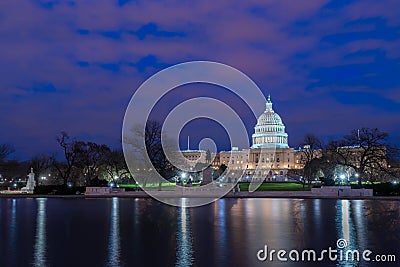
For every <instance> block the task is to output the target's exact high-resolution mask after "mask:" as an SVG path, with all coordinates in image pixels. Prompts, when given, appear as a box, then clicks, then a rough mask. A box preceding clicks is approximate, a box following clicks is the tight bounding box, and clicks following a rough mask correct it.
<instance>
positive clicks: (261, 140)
mask: <svg viewBox="0 0 400 267" xmlns="http://www.w3.org/2000/svg"><path fill="white" fill-rule="evenodd" d="M272 106H273V105H272V102H271V98H270V96H268V100H267V103H266V108H265V111H264V112H263V113H262V114H261V115H260V117H259V118H258V120H257V124H256V126H255V127H254V133H253V135H252V146H251V147H250V148H245V149H242V150H239V149H238V148H237V147H233V148H232V150H231V151H221V152H217V153H214V154H212V162H211V164H212V167H213V168H214V169H218V168H219V167H220V166H221V165H222V164H224V165H226V166H228V172H227V173H226V174H225V176H227V177H232V178H235V179H239V178H240V179H243V180H245V179H250V178H258V179H260V180H263V181H285V180H287V179H288V172H289V171H290V170H299V169H302V168H303V166H302V164H301V153H300V151H298V150H295V149H294V148H291V147H289V144H288V134H287V133H286V131H285V125H284V123H283V121H282V119H281V117H280V116H279V114H278V113H276V112H275V111H274V109H273V107H272ZM181 152H182V154H183V155H184V157H185V158H187V159H188V160H189V162H192V163H193V164H196V163H198V162H205V161H206V156H205V154H206V153H205V151H201V150H190V149H189V148H188V150H186V151H181ZM293 173H296V172H293Z"/></svg>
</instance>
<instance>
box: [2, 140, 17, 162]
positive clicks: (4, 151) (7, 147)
mask: <svg viewBox="0 0 400 267" xmlns="http://www.w3.org/2000/svg"><path fill="white" fill-rule="evenodd" d="M14 152H15V149H14V148H13V147H12V146H11V145H8V144H0V161H4V160H5V159H6V158H7V157H8V156H9V155H10V154H12V153H14Z"/></svg>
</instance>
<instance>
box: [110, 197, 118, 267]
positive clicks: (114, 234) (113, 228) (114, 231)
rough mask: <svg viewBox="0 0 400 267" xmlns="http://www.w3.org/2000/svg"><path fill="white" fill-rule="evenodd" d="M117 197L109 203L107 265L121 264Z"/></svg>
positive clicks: (113, 266)
mask: <svg viewBox="0 0 400 267" xmlns="http://www.w3.org/2000/svg"><path fill="white" fill-rule="evenodd" d="M119 216H120V214H119V199H118V198H116V197H114V198H113V199H112V204H111V216H110V235H109V241H108V266H112V267H115V266H121V260H120V250H121V248H120V233H119Z"/></svg>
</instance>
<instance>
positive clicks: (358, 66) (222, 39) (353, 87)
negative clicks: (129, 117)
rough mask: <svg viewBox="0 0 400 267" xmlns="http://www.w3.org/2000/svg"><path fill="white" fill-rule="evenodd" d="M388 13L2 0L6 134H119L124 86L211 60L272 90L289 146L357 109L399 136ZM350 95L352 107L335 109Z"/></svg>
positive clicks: (291, 6) (392, 6) (43, 137)
mask: <svg viewBox="0 0 400 267" xmlns="http://www.w3.org/2000/svg"><path fill="white" fill-rule="evenodd" d="M397 7H398V1H396V0H385V1H373V0H365V1H324V0H315V1H311V0H310V1H301V2H293V1H291V0H282V1H262V2H260V1H255V0H250V1H234V2H232V1H190V2H182V1H178V0H172V1H168V2H165V1H136V0H135V1H129V0H124V1H122V0H119V1H108V0H96V1H95V4H94V3H93V2H92V1H77V2H74V1H63V0H58V1H13V0H3V1H1V3H0V34H1V38H2V40H1V45H0V53H1V54H0V55H1V58H2V61H1V62H0V73H1V77H2V82H1V85H0V87H1V88H0V107H1V111H2V112H0V122H1V125H2V126H4V127H5V128H7V129H8V131H7V133H6V134H5V135H4V138H6V139H9V141H10V142H14V143H20V142H21V144H23V145H27V144H26V142H25V141H24V138H23V137H24V136H27V135H28V136H30V137H31V138H33V139H34V138H37V139H38V140H39V141H38V142H37V144H40V145H38V146H37V147H34V148H32V147H33V146H32V145H29V146H31V148H30V151H36V150H40V147H41V146H44V145H46V144H47V140H49V139H51V138H53V136H55V134H56V133H57V132H59V131H60V130H68V129H69V131H70V132H71V134H76V135H78V136H79V135H82V136H90V135H92V136H97V137H98V138H100V139H101V140H106V139H107V138H108V139H109V140H111V139H114V138H118V136H119V131H120V126H121V121H122V116H123V113H124V108H125V107H126V105H127V103H128V101H129V98H130V96H131V95H132V94H133V92H134V90H135V89H136V88H137V87H138V86H139V85H140V84H141V83H142V82H143V81H144V80H145V79H146V78H148V77H149V76H150V75H152V74H154V73H155V72H157V71H159V70H161V69H163V68H165V67H168V66H171V65H173V64H176V63H181V62H185V61H188V60H213V61H219V62H222V63H225V64H229V65H232V66H234V67H236V68H238V69H239V70H241V71H243V72H244V73H246V74H247V75H249V76H250V77H251V78H252V79H254V80H255V81H256V83H257V84H258V85H259V86H260V87H261V88H262V90H263V92H264V93H267V92H270V93H272V96H273V99H275V101H276V106H277V107H279V110H281V111H282V116H283V117H287V118H288V119H287V121H288V122H289V123H291V126H289V125H288V128H289V129H291V132H290V134H291V135H293V138H294V139H300V136H301V135H302V134H304V132H305V131H306V128H307V126H305V125H304V124H303V122H304V123H307V125H311V126H310V129H309V130H310V131H312V130H314V131H317V132H321V133H323V134H324V135H328V133H329V132H330V131H331V132H335V133H340V132H343V131H344V128H346V130H347V128H348V127H350V126H351V123H350V122H348V121H350V120H353V122H357V121H364V119H363V116H366V115H365V113H373V118H374V120H369V122H370V123H371V124H374V123H376V124H379V125H380V126H382V127H388V128H390V129H392V130H393V131H397V132H399V131H400V129H396V128H393V127H394V126H392V125H391V124H392V123H391V122H390V120H389V119H388V118H391V119H393V118H395V115H396V114H399V113H398V110H397V109H395V108H394V107H395V104H396V103H399V101H400V100H399V99H400V98H399V93H398V92H399V90H398V89H399V88H400V86H399V83H400V81H399V79H400V78H398V75H397V74H398V72H399V60H400V50H399V49H398V47H399V46H400V37H399V31H400V16H399V12H398V8H397ZM62 92H68V94H66V93H62ZM357 95H359V96H362V98H359V99H355V101H353V102H352V103H354V105H353V104H351V103H344V102H343V98H346V99H353V98H356V97H357ZM16 96H18V97H16ZM378 96H381V97H378ZM227 98H230V97H229V96H227ZM373 100H377V102H378V103H376V102H374V101H373ZM227 101H229V100H227ZM328 105H329V107H331V110H326V109H324V108H325V107H327V106H328ZM318 109H320V110H322V111H321V112H315V111H316V110H318ZM339 110H340V111H339ZM5 111H7V112H5ZM9 111H13V112H9ZM335 112H340V116H335V114H336V113H335ZM303 114H306V115H305V116H306V118H302V116H303ZM346 114H347V115H346ZM348 114H350V115H348ZM363 114H364V115H363ZM307 116H310V117H307ZM290 118H291V119H290ZM342 118H343V119H345V118H347V119H348V120H347V121H346V126H343V127H344V128H343V129H342V128H340V127H341V126H340V123H339V119H342ZM35 121H36V122H37V123H36V124H35V123H32V122H35ZM365 121H366V122H368V120H365ZM371 126H374V125H371ZM39 128H40V129H39ZM44 129H45V130H44ZM321 129H324V130H323V131H322V130H321ZM14 133H20V134H14ZM6 141H8V140H6ZM1 142H2V140H0V143H1ZM49 149H51V146H49ZM29 153H30V152H29Z"/></svg>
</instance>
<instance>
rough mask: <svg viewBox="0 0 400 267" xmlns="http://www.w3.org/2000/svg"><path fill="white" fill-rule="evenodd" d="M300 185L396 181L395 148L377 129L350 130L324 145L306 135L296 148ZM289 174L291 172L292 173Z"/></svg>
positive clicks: (317, 139)
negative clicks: (300, 165) (298, 148)
mask: <svg viewBox="0 0 400 267" xmlns="http://www.w3.org/2000/svg"><path fill="white" fill-rule="evenodd" d="M300 155H301V157H300V161H301V164H302V165H303V166H304V168H303V169H302V170H298V171H294V172H297V173H294V174H295V175H296V174H297V175H302V178H303V179H302V183H303V184H309V185H310V184H311V183H312V181H315V180H321V181H322V182H323V183H324V184H327V185H332V184H335V183H340V182H348V181H349V180H352V181H356V182H357V183H358V185H360V186H361V185H362V183H363V182H372V183H373V182H378V181H379V182H385V181H391V180H393V179H398V178H399V175H400V174H399V169H400V164H399V162H400V161H399V148H398V147H396V146H394V145H392V144H390V143H389V141H388V134H387V133H385V132H381V131H380V130H378V129H377V128H362V129H359V130H352V131H351V132H350V134H348V135H345V136H344V137H343V138H341V139H338V140H331V141H329V142H327V143H324V142H323V141H321V139H319V138H318V137H317V136H315V135H313V134H307V135H306V136H305V138H304V140H303V142H302V144H301V145H300ZM292 175H293V172H292Z"/></svg>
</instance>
